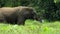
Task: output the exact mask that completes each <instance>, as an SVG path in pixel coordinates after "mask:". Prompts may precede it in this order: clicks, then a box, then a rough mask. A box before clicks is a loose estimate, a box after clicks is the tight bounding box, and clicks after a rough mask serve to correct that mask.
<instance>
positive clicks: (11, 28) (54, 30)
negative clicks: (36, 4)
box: [0, 20, 60, 34]
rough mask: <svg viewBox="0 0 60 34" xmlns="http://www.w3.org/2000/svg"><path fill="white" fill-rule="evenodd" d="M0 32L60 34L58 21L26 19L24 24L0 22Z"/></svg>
mask: <svg viewBox="0 0 60 34" xmlns="http://www.w3.org/2000/svg"><path fill="white" fill-rule="evenodd" d="M0 34H60V22H59V21H55V22H46V21H45V22H44V23H40V22H38V21H35V20H26V22H25V25H24V26H23V25H17V24H16V25H12V24H4V23H0Z"/></svg>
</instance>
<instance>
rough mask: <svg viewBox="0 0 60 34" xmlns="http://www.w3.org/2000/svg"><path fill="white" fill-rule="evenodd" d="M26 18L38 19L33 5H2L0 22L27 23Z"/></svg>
mask: <svg viewBox="0 0 60 34" xmlns="http://www.w3.org/2000/svg"><path fill="white" fill-rule="evenodd" d="M26 19H33V20H38V18H37V14H36V10H35V9H34V8H33V7H26V6H18V7H2V8H0V22H7V23H10V24H18V25H25V21H26Z"/></svg>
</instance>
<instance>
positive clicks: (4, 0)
mask: <svg viewBox="0 0 60 34" xmlns="http://www.w3.org/2000/svg"><path fill="white" fill-rule="evenodd" d="M17 6H28V7H33V8H35V10H36V13H37V14H38V17H42V18H44V19H47V20H49V21H55V20H60V0H0V7H17Z"/></svg>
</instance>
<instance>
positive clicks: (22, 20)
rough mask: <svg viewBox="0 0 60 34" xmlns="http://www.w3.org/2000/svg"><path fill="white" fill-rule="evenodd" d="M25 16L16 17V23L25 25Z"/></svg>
mask: <svg viewBox="0 0 60 34" xmlns="http://www.w3.org/2000/svg"><path fill="white" fill-rule="evenodd" d="M25 20H26V19H25V18H24V17H18V20H17V24H18V25H25Z"/></svg>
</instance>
